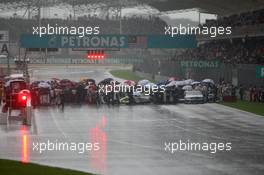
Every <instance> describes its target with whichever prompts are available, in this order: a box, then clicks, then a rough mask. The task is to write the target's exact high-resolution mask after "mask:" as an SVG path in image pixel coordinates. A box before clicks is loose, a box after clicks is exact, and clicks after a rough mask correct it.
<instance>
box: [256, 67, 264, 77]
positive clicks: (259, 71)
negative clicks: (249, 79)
mask: <svg viewBox="0 0 264 175" xmlns="http://www.w3.org/2000/svg"><path fill="white" fill-rule="evenodd" d="M256 76H257V78H264V66H257V68H256Z"/></svg>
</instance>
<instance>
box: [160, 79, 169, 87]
mask: <svg viewBox="0 0 264 175" xmlns="http://www.w3.org/2000/svg"><path fill="white" fill-rule="evenodd" d="M169 83H170V82H169V81H168V80H162V81H160V82H158V83H157V86H161V85H167V84H169Z"/></svg>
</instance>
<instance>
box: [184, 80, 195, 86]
mask: <svg viewBox="0 0 264 175" xmlns="http://www.w3.org/2000/svg"><path fill="white" fill-rule="evenodd" d="M184 82H185V84H186V85H190V84H192V83H193V82H194V81H193V80H192V79H188V80H184Z"/></svg>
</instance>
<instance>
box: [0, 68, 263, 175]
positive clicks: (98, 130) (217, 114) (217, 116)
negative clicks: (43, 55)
mask: <svg viewBox="0 0 264 175" xmlns="http://www.w3.org/2000/svg"><path fill="white" fill-rule="evenodd" d="M108 70H109V69H106V68H105V67H102V66H101V67H96V68H93V67H88V68H84V67H79V68H77V67H67V68H65V67H60V68H59V67H51V68H35V69H33V70H32V79H33V80H36V79H48V78H53V77H59V78H68V79H72V80H80V77H89V78H94V79H96V80H97V81H99V80H102V79H104V78H107V77H109V76H110V74H109V73H108ZM34 117H35V118H34V122H33V125H32V126H31V127H30V128H28V127H23V126H22V125H21V123H20V122H17V121H10V123H9V125H4V124H2V125H0V140H1V141H0V150H1V152H0V158H8V159H15V160H21V161H24V162H34V163H39V164H44V165H49V166H58V167H64V168H70V169H76V170H81V171H86V172H92V173H98V174H111V175H112V174H113V175H116V174H117V175H124V174H131V175H132V174H151V175H154V174H167V175H171V174H179V175H185V174H186V175H187V174H196V175H197V174H198V175H212V174H216V175H218V174H219V175H220V174H230V175H234V174H239V175H244V174H245V175H246V174H248V175H253V174H259V175H261V174H264V166H263V165H264V118H263V117H260V116H256V115H253V114H250V113H247V112H242V111H239V110H235V109H232V108H229V107H224V106H221V105H219V104H201V105H186V104H177V105H150V104H149V105H134V106H127V105H120V106H107V105H102V106H100V107H96V106H91V105H90V106H89V105H84V104H83V105H80V106H79V105H68V106H67V105H66V106H65V109H64V111H62V110H61V109H59V108H57V107H39V108H37V109H35V110H34ZM48 141H50V142H52V143H54V144H55V143H59V142H64V143H65V142H67V143H71V142H74V143H87V142H89V143H99V147H100V149H99V150H93V149H94V145H93V148H92V150H91V151H85V152H84V153H81V150H80V149H79V151H63V150H60V151H58V150H57V151H54V150H45V151H42V153H40V151H39V149H37V148H36V147H35V148H33V147H34V144H36V143H42V142H43V143H47V142H48ZM180 141H182V142H185V143H197V142H199V143H224V144H226V143H231V147H232V149H231V150H229V151H228V150H217V151H216V153H211V152H212V151H210V150H209V151H203V150H200V151H198V150H196V151H194V150H193V151H186V150H179V149H178V150H176V144H174V149H175V150H174V151H172V147H171V146H170V149H169V148H168V147H166V146H165V145H167V146H168V144H169V143H179V142H180ZM33 142H34V144H33ZM35 146H36V145H35Z"/></svg>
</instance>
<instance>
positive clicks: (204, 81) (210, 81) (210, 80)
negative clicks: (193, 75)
mask: <svg viewBox="0 0 264 175" xmlns="http://www.w3.org/2000/svg"><path fill="white" fill-rule="evenodd" d="M203 83H212V84H214V80H212V79H204V80H203Z"/></svg>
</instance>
